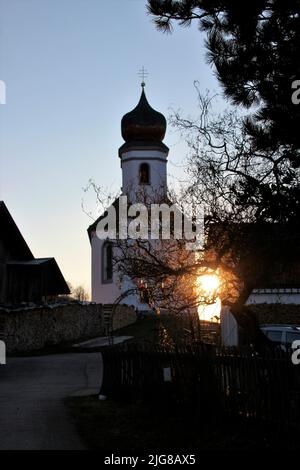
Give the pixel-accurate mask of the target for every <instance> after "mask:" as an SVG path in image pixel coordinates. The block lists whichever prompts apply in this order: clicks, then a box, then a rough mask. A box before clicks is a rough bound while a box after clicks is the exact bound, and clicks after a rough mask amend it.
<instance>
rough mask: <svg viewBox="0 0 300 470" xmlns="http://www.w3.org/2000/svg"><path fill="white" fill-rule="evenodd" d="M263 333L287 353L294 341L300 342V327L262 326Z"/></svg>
mask: <svg viewBox="0 0 300 470" xmlns="http://www.w3.org/2000/svg"><path fill="white" fill-rule="evenodd" d="M260 328H261V331H262V332H263V333H264V334H265V335H266V336H267V337H268V338H269V339H270V340H271V341H273V342H274V343H276V344H277V345H278V346H281V348H282V349H283V350H284V351H286V350H288V349H290V348H291V345H292V343H293V341H296V340H298V341H300V325H261V327H260Z"/></svg>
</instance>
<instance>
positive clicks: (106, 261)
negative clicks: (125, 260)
mask: <svg viewBox="0 0 300 470" xmlns="http://www.w3.org/2000/svg"><path fill="white" fill-rule="evenodd" d="M112 281H113V246H112V243H110V242H105V243H104V245H103V247H102V283H107V282H112Z"/></svg>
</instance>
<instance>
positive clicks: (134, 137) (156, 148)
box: [119, 83, 169, 203]
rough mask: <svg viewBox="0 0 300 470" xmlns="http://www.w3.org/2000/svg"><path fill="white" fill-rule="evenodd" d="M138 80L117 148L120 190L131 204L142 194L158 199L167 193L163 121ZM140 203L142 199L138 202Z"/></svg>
mask: <svg viewBox="0 0 300 470" xmlns="http://www.w3.org/2000/svg"><path fill="white" fill-rule="evenodd" d="M144 86H145V84H144V83H142V94H141V97H140V101H139V103H138V104H137V106H136V107H135V108H134V109H133V110H132V111H130V112H129V113H127V114H125V116H123V118H122V122H121V132H122V137H123V139H124V140H125V143H124V144H123V145H122V146H121V147H120V149H119V157H120V159H121V168H122V193H123V194H126V195H127V196H128V198H129V201H130V202H131V203H133V202H137V201H138V199H139V196H140V195H142V194H143V195H144V194H146V195H147V196H150V197H151V196H152V197H153V198H154V199H156V200H158V199H161V198H163V197H165V196H166V194H167V157H168V153H169V149H168V147H167V146H166V145H165V144H164V143H163V139H164V137H165V134H166V129H167V122H166V119H165V117H164V116H163V115H162V114H161V113H159V112H158V111H155V110H154V109H153V108H152V107H151V106H150V105H149V103H148V101H147V98H146V94H145V91H144ZM141 202H142V201H141Z"/></svg>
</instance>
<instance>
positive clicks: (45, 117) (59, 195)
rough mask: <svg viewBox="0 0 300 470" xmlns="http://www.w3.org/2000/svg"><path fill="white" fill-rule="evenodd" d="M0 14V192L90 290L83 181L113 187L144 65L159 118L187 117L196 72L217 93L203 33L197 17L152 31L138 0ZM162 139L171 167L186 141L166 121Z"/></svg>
mask: <svg viewBox="0 0 300 470" xmlns="http://www.w3.org/2000/svg"><path fill="white" fill-rule="evenodd" d="M0 12H1V14H0V80H4V81H5V83H6V87H7V104H6V105H1V106H0V199H3V200H4V201H5V203H6V205H7V207H8V209H9V210H10V212H11V214H12V216H13V217H14V219H15V221H16V223H17V225H18V226H19V228H20V230H21V232H22V233H23V236H24V237H25V239H26V241H27V242H28V244H29V246H30V248H31V250H32V251H33V254H34V255H35V256H36V257H48V256H53V257H55V258H56V260H57V261H58V263H59V265H60V267H61V270H62V272H63V274H64V276H65V278H66V280H68V281H69V282H71V283H72V284H73V285H74V286H76V285H78V284H83V285H84V286H85V287H86V288H88V289H89V288H90V246H89V240H88V236H87V232H86V229H87V227H88V225H89V224H90V223H91V221H90V219H89V218H88V217H87V215H85V214H84V213H83V211H82V209H81V200H82V198H83V197H84V192H83V187H85V186H86V184H87V183H88V180H89V179H90V178H93V179H94V180H95V181H96V183H97V184H99V185H103V186H104V187H107V188H108V189H109V190H112V191H114V190H117V189H118V188H119V186H120V184H121V170H120V163H119V158H118V148H119V147H120V146H121V145H122V143H123V141H122V137H121V133H120V121H121V118H122V116H123V114H125V113H126V112H128V111H130V110H131V109H132V108H133V107H135V105H136V104H137V102H138V100H139V96H140V91H141V90H140V78H139V76H138V70H139V69H140V68H141V67H142V66H145V67H146V68H147V70H148V71H149V77H148V79H147V81H146V95H147V98H148V100H149V102H150V104H151V105H152V106H153V107H154V108H155V109H157V110H159V111H160V112H162V113H164V114H165V116H166V117H168V116H169V115H170V112H171V108H175V109H178V108H180V109H181V110H182V111H183V112H184V113H186V114H195V112H196V99H195V98H196V95H195V90H194V88H193V81H194V80H199V82H200V88H201V90H203V91H205V90H206V89H209V90H211V91H212V92H219V91H220V90H219V88H218V85H217V81H216V79H215V78H214V75H213V70H212V69H211V67H210V66H209V65H207V63H206V60H205V49H204V38H203V35H202V34H201V33H200V32H199V31H198V28H197V25H196V24H195V25H194V26H193V27H192V28H189V29H181V28H177V27H175V29H174V32H173V34H171V35H166V34H162V33H160V32H158V31H157V30H156V29H155V27H154V24H153V22H152V19H151V18H150V17H149V16H147V14H146V7H145V0H110V1H105V0H0ZM220 106H222V101H221V103H220ZM165 143H166V144H167V145H168V146H169V147H170V155H169V167H168V172H169V173H170V174H171V175H174V176H178V175H179V174H181V173H182V172H183V170H182V169H181V168H179V167H178V166H179V165H180V164H181V162H182V161H183V159H184V156H185V152H186V149H185V146H184V145H183V144H182V143H180V137H179V135H178V134H177V133H175V132H174V130H172V129H171V128H170V127H169V128H168V132H167V136H166V139H165ZM170 181H171V182H172V179H170ZM92 199H93V198H92V197H90V198H89V199H88V201H86V204H87V206H88V208H89V209H91V210H92V209H93V200H92Z"/></svg>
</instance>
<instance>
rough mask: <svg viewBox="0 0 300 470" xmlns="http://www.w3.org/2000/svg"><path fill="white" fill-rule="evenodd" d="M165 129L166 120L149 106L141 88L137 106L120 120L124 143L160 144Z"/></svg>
mask: <svg viewBox="0 0 300 470" xmlns="http://www.w3.org/2000/svg"><path fill="white" fill-rule="evenodd" d="M166 129H167V121H166V118H165V117H164V115H163V114H161V113H159V112H158V111H155V109H153V108H152V107H151V106H150V104H149V103H148V101H147V98H146V95H145V91H144V88H143V89H142V94H141V97H140V101H139V102H138V104H137V106H136V107H135V108H134V109H133V110H132V111H130V112H129V113H127V114H125V115H124V116H123V118H122V122H121V131H122V137H123V139H124V140H125V142H142V141H146V142H162V141H163V139H164V137H165V134H166Z"/></svg>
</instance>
